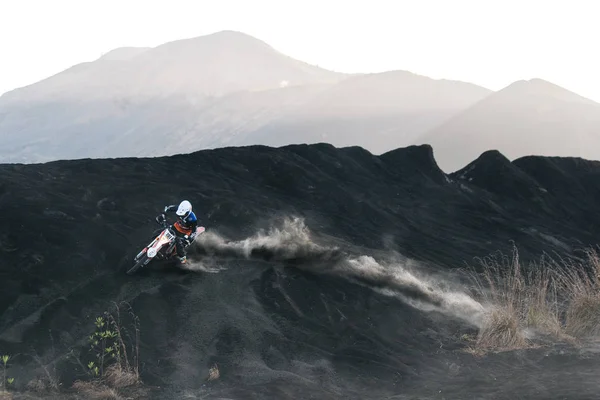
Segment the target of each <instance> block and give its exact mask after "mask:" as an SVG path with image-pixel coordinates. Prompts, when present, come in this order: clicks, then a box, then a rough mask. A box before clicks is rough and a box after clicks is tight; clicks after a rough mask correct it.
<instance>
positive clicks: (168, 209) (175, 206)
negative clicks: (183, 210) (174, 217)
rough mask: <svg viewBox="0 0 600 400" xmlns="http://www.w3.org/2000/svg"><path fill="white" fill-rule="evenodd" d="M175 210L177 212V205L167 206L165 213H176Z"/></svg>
mask: <svg viewBox="0 0 600 400" xmlns="http://www.w3.org/2000/svg"><path fill="white" fill-rule="evenodd" d="M175 210H177V205H170V206H165V211H164V212H171V211H175Z"/></svg>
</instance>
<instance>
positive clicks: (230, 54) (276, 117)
mask: <svg viewBox="0 0 600 400" xmlns="http://www.w3.org/2000/svg"><path fill="white" fill-rule="evenodd" d="M489 93H490V91H489V90H488V89H484V88H481V87H478V86H475V85H472V84H469V83H464V82H455V81H447V80H433V79H430V78H427V77H423V76H419V75H415V74H412V73H409V72H404V71H390V72H386V73H379V74H342V73H336V72H332V71H328V70H324V69H322V68H318V67H315V66H311V65H308V64H306V63H303V62H301V61H298V60H295V59H292V58H290V57H288V56H285V55H283V54H281V53H279V52H278V51H276V50H275V49H273V48H271V47H270V46H269V45H267V44H266V43H264V42H262V41H260V40H258V39H256V38H253V37H251V36H248V35H246V34H243V33H239V32H231V31H223V32H217V33H215V34H211V35H206V36H201V37H197V38H192V39H186V40H178V41H175V42H170V43H166V44H164V45H161V46H158V47H155V48H132V47H126V48H119V49H115V50H113V51H110V52H108V53H107V54H105V55H103V56H102V57H101V58H100V59H98V60H96V61H93V62H88V63H82V64H79V65H76V66H73V67H72V68H69V69H68V70H66V71H63V72H61V73H59V74H56V75H54V76H52V77H49V78H47V79H45V80H43V81H41V82H37V83H35V84H32V85H29V86H27V87H24V88H20V89H16V90H13V91H12V92H9V93H6V94H5V95H3V96H2V97H0V136H1V137H2V138H3V142H2V144H1V145H0V162H22V163H32V162H46V161H53V160H58V159H73V158H106V157H109V158H110V157H123V156H127V157H130V156H136V157H145V156H162V155H173V154H178V153H189V152H191V151H196V150H200V149H207V148H216V147H222V146H238V145H248V144H250V145H253V144H270V145H277V146H278V145H285V144H290V143H313V142H322V141H327V142H330V143H333V144H335V145H340V146H343V145H357V144H360V145H363V146H364V147H365V148H368V149H369V150H371V151H374V152H383V151H387V150H391V149H394V148H396V147H399V146H403V145H405V144H407V143H410V141H411V140H412V139H413V138H414V137H415V136H417V135H419V134H421V133H423V132H425V131H427V130H428V129H430V128H432V127H433V126H435V125H438V124H440V123H442V122H443V121H444V120H445V119H447V118H449V117H450V116H451V115H453V114H455V113H457V112H460V111H462V110H464V109H465V108H466V107H469V106H471V105H473V104H475V103H476V102H477V101H479V100H481V99H482V98H484V97H485V96H487V95H488V94H489Z"/></svg>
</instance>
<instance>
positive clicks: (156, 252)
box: [127, 214, 205, 275]
mask: <svg viewBox="0 0 600 400" xmlns="http://www.w3.org/2000/svg"><path fill="white" fill-rule="evenodd" d="M156 222H157V223H159V224H160V225H161V226H162V232H160V233H159V234H158V236H156V237H155V238H154V240H152V242H150V244H148V245H147V246H146V247H144V248H143V249H142V251H140V252H139V253H138V254H137V255H136V256H135V258H134V259H133V262H134V265H133V267H131V268H130V269H129V270H128V271H127V274H128V275H131V274H133V273H134V272H136V271H137V270H138V269H140V268H142V267H145V266H146V265H148V264H149V263H150V262H151V261H153V260H169V259H171V258H173V257H175V256H176V255H177V249H176V247H175V239H176V234H175V231H174V228H173V226H172V225H168V224H167V219H166V217H165V215H164V214H161V215H159V216H158V217H156ZM204 231H205V228H204V227H203V226H199V227H197V228H196V237H195V238H194V240H195V239H196V238H197V237H198V236H199V235H200V234H201V233H203V232H204ZM190 244H191V243H190Z"/></svg>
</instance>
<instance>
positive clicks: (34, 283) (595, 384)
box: [0, 144, 600, 399]
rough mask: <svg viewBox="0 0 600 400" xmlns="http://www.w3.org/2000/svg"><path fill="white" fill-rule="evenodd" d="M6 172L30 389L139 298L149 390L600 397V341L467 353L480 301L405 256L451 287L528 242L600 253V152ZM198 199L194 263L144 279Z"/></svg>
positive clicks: (157, 269) (242, 157) (8, 315)
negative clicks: (135, 265) (452, 302)
mask: <svg viewBox="0 0 600 400" xmlns="http://www.w3.org/2000/svg"><path fill="white" fill-rule="evenodd" d="M0 173H1V175H0V228H1V229H0V278H1V281H2V286H1V287H2V291H1V292H0V312H1V314H0V315H1V318H0V353H9V354H13V355H14V356H15V357H14V359H13V360H12V361H11V367H10V368H9V375H10V376H14V377H15V378H16V382H15V385H16V386H15V388H16V389H18V390H24V387H25V385H26V383H27V382H29V381H30V380H31V379H33V378H35V377H36V376H42V375H44V372H43V369H41V368H38V367H39V365H38V363H36V362H35V361H34V360H33V359H32V357H31V356H32V354H38V355H39V356H40V357H41V358H42V362H43V363H44V364H46V366H47V368H48V369H49V370H50V371H53V370H54V369H56V373H57V375H58V376H59V378H60V380H61V382H63V386H64V387H69V386H70V385H71V384H72V383H73V381H74V380H75V379H79V378H82V377H84V371H83V370H82V368H81V367H80V366H79V365H78V364H77V363H76V362H74V356H73V354H78V351H79V350H80V349H85V347H86V339H87V337H88V336H89V335H90V333H91V332H92V331H93V320H94V318H95V317H96V316H99V315H101V313H102V312H103V311H105V310H107V309H109V308H110V307H111V305H112V302H113V301H114V302H121V301H127V302H129V303H130V304H131V305H132V307H133V310H134V311H135V313H136V314H137V315H138V316H139V318H140V322H141V341H142V343H141V348H140V357H141V371H142V378H143V380H144V382H145V383H146V384H147V385H148V386H149V387H150V388H151V389H152V391H151V397H152V398H157V399H170V398H173V399H180V398H211V399H212V398H215V399H217V398H218V399H424V398H426V399H429V398H431V399H471V398H473V399H520V398H523V399H524V398H540V399H541V398H543V399H567V398H568V399H593V398H598V396H600V394H599V393H600V380H598V376H599V374H600V363H599V362H598V361H597V357H596V355H595V354H594V353H593V352H583V351H580V350H574V349H569V348H562V347H543V348H540V349H535V350H527V351H516V352H508V353H500V354H491V355H487V356H485V357H476V356H473V355H471V354H469V353H467V352H465V351H464V350H465V348H466V347H467V346H468V345H469V343H468V342H466V341H465V340H463V339H462V338H463V335H464V334H465V333H467V334H474V333H476V328H475V326H474V325H473V324H471V323H470V321H471V322H472V321H473V320H470V319H469V318H466V319H465V318H461V317H460V314H461V313H462V312H463V311H464V313H465V314H466V313H468V312H469V310H468V306H469V305H468V304H469V303H468V299H467V300H464V303H458V305H457V306H455V307H454V308H452V309H450V308H448V307H447V306H445V305H444V304H445V303H444V301H445V300H447V299H448V297H444V295H440V294H439V291H438V292H435V293H437V295H436V294H435V293H434V294H432V292H427V289H424V288H423V287H422V286H420V285H419V283H415V282H414V281H411V280H410V277H407V275H405V274H403V272H402V271H403V270H402V269H399V267H398V265H400V266H403V265H407V263H408V264H410V265H413V267H414V268H416V272H415V273H417V274H419V273H420V274H421V275H424V276H428V275H430V274H434V273H435V274H437V276H441V277H442V278H439V279H448V276H449V275H448V274H449V273H450V272H451V271H452V270H453V269H455V268H459V267H464V266H465V263H470V264H472V265H475V264H474V261H473V257H481V256H485V255H488V254H489V253H491V252H494V251H497V250H501V251H503V252H506V253H508V252H510V250H511V248H512V246H513V242H514V243H515V244H516V245H517V246H518V248H519V251H520V256H521V258H522V259H537V258H538V257H539V256H540V255H541V254H542V253H543V252H549V253H553V252H557V253H559V254H568V253H570V252H573V251H576V250H578V249H580V248H583V247H586V246H589V245H595V244H596V243H597V242H598V234H599V230H598V226H600V225H599V223H600V213H598V212H597V211H596V210H597V206H598V204H600V180H599V179H598V178H599V177H600V163H596V162H590V161H583V160H577V159H554V158H540V157H527V158H523V159H520V160H516V161H515V162H513V163H511V162H509V161H508V160H506V159H505V158H504V157H503V156H502V155H501V154H499V153H496V152H488V153H485V154H483V155H482V156H481V157H480V158H479V159H478V160H476V161H474V162H473V163H472V164H471V165H469V166H467V167H465V169H463V170H461V171H458V172H456V173H455V174H452V175H449V176H447V175H445V174H443V173H442V171H440V170H439V168H438V167H437V166H436V164H435V161H434V159H433V154H432V150H431V148H430V147H428V146H419V147H410V148H405V149H399V150H396V151H392V152H389V153H386V154H384V155H382V156H379V157H376V156H373V155H371V154H370V153H368V152H366V151H365V150H363V149H360V148H344V149H336V148H334V147H332V146H329V145H325V144H319V145H311V146H306V145H304V146H287V147H283V148H279V149H273V148H267V147H260V146H256V147H246V148H226V149H218V150H211V151H202V152H197V153H194V154H190V155H181V156H174V157H165V158H156V159H115V160H111V159H109V160H76V161H67V162H63V161H61V162H53V163H48V164H41V165H2V166H0ZM182 199H188V200H190V201H191V202H192V203H193V205H194V210H195V211H196V212H197V214H198V216H199V218H200V220H201V224H202V225H204V226H206V227H207V233H206V234H205V235H204V236H203V237H202V238H201V240H199V243H198V245H197V246H196V247H195V248H194V249H193V250H192V253H193V254H192V255H191V259H192V260H193V262H192V265H191V267H190V269H191V270H182V269H178V268H176V267H175V266H173V265H156V266H151V267H148V268H147V269H144V270H140V271H139V272H138V273H137V274H135V275H134V276H127V275H126V274H125V272H124V271H125V270H126V269H127V268H129V267H130V266H131V265H132V264H131V262H130V260H131V258H132V257H133V256H134V255H135V254H136V253H137V251H139V250H140V249H141V247H143V245H145V244H146V242H147V241H148V240H149V239H150V237H151V234H152V232H153V231H154V230H155V229H156V228H157V225H156V223H155V222H154V217H155V216H156V215H157V214H158V213H160V212H161V210H162V208H163V207H164V205H166V204H175V203H178V202H179V201H180V200H182ZM294 217H299V218H301V219H300V220H296V221H293V220H288V222H285V219H286V218H294ZM282 221H283V222H282ZM290 221H291V222H290ZM303 224H304V225H303ZM272 227H278V229H279V231H278V232H271V233H269V229H270V228H272ZM303 229H304V230H303ZM260 230H263V231H264V236H263V237H262V239H261V238H260V237H257V236H256V235H257V232H259V231H260ZM307 233H308V236H306V235H307ZM248 238H249V239H248ZM245 239H248V240H247V241H246V242H236V241H243V240H245ZM227 241H230V242H227ZM244 243H245V245H244ZM363 255H364V256H372V257H373V259H368V258H363V259H361V258H359V257H360V256H363ZM403 257H408V258H409V259H412V260H416V261H411V260H406V259H404V258H403ZM375 260H376V261H375ZM394 265H396V267H394ZM406 268H408V267H406ZM411 282H412V283H411ZM425 286H427V285H425ZM386 290H387V291H386ZM389 290H392V291H393V292H390V291H389ZM459 291H460V289H459ZM414 302H416V303H414ZM409 303H410V304H409ZM426 307H433V308H434V309H433V310H428V309H426ZM461 310H462V311H461ZM123 312H124V313H126V310H124V311H123ZM463 317H464V315H463ZM67 354H71V356H69V357H68V358H67V357H65V356H66V355H67ZM81 355H82V356H81V357H82V360H81V361H82V362H83V364H86V363H87V361H88V359H86V358H85V352H84V351H82V352H81ZM214 364H217V365H218V366H219V370H220V378H219V379H218V380H216V381H210V382H207V381H206V379H207V376H208V370H209V368H210V367H211V366H212V365H214Z"/></svg>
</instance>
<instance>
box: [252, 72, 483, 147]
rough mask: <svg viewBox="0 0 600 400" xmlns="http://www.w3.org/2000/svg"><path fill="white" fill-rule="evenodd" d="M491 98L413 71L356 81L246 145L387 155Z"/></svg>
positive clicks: (288, 115)
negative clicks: (326, 146) (313, 146)
mask: <svg viewBox="0 0 600 400" xmlns="http://www.w3.org/2000/svg"><path fill="white" fill-rule="evenodd" d="M490 93H491V91H490V90H489V89H485V88H482V87H480V86H477V85H473V84H470V83H467V82H459V81H452V80H445V79H440V80H436V79H431V78H428V77H426V76H421V75H417V74H414V73H411V72H408V71H389V72H384V73H377V74H365V75H359V76H353V77H349V78H347V79H345V80H343V81H342V82H340V83H338V84H337V85H334V86H332V87H330V88H328V89H327V90H324V91H323V92H322V93H319V94H318V95H317V96H316V97H315V98H313V99H311V100H310V101H309V102H307V103H305V104H303V105H302V106H300V107H297V108H295V109H292V110H291V111H290V112H288V113H286V114H284V115H283V116H281V117H279V118H277V119H275V120H274V121H272V122H270V123H269V124H267V125H266V126H264V127H261V129H260V130H259V131H258V132H256V133H254V134H251V135H249V137H248V141H247V142H245V143H242V144H255V143H261V144H266V145H270V146H283V145H286V144H290V143H318V142H327V143H331V144H333V145H335V146H361V147H364V148H366V149H368V150H370V151H372V152H374V153H383V152H386V151H389V150H392V149H395V148H397V147H402V146H405V145H406V144H408V143H411V142H412V141H413V140H414V139H415V138H416V137H417V136H418V135H420V134H422V133H424V132H426V131H428V130H430V129H432V128H433V127H435V126H437V125H439V124H441V123H442V122H444V121H445V120H447V119H448V118H450V117H451V116H453V115H454V114H456V113H458V112H460V111H463V110H464V109H466V108H468V107H470V106H471V105H473V104H475V103H476V102H478V101H479V100H481V99H483V98H485V97H486V96H487V95H489V94H490Z"/></svg>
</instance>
